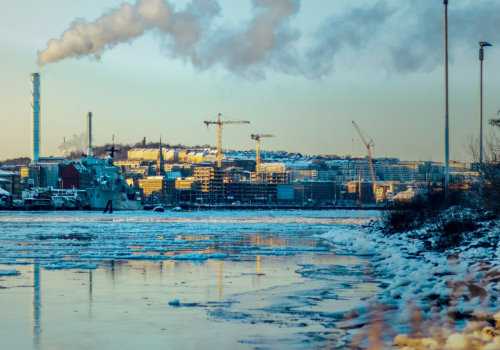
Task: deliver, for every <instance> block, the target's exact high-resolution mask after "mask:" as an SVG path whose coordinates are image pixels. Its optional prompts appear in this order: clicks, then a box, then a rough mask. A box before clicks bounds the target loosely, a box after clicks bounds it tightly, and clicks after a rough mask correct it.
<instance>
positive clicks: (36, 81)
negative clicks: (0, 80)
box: [31, 73, 40, 163]
mask: <svg viewBox="0 0 500 350" xmlns="http://www.w3.org/2000/svg"><path fill="white" fill-rule="evenodd" d="M31 110H32V122H33V123H32V132H33V134H32V141H33V145H32V149H31V161H32V162H34V163H38V162H39V161H40V74H38V73H32V74H31Z"/></svg>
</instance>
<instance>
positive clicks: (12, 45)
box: [0, 0, 500, 161]
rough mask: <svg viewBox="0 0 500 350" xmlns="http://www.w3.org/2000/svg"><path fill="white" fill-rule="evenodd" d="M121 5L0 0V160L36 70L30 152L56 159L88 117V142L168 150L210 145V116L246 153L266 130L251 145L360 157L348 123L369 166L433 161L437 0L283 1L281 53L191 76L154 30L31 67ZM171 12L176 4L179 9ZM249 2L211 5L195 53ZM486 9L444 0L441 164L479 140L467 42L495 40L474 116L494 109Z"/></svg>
mask: <svg viewBox="0 0 500 350" xmlns="http://www.w3.org/2000/svg"><path fill="white" fill-rule="evenodd" d="M261 1H263V0H261ZM288 1H292V0H283V2H285V3H286V2H288ZM122 2H123V1H119V0H99V1H97V0H90V1H67V0H48V1H43V2H42V1H34V0H25V1H6V0H0V13H1V15H0V19H1V21H0V40H1V43H0V55H1V57H2V65H1V66H0V76H1V77H2V79H1V80H0V118H1V119H0V120H1V127H0V159H6V158H11V157H17V156H29V154H30V144H31V137H30V130H31V111H30V81H29V74H30V73H31V72H35V71H39V72H40V74H41V96H42V97H41V118H42V119H41V120H42V121H41V132H42V134H41V141H42V142H41V155H42V156H48V155H59V150H58V146H59V145H60V144H61V143H62V140H63V137H66V139H68V140H69V139H71V138H72V135H80V134H82V133H84V132H85V127H86V126H85V120H86V119H85V118H86V114H87V112H88V111H92V112H93V114H94V136H95V139H94V144H103V143H106V142H110V141H111V137H112V135H113V134H114V135H115V140H116V141H117V142H121V143H135V142H137V141H140V140H141V139H142V137H143V136H146V138H147V139H148V140H151V141H157V140H158V139H159V137H160V135H161V136H162V140H163V141H164V142H167V143H171V144H177V143H181V144H185V145H195V144H211V145H216V130H215V129H214V128H210V129H208V130H207V128H206V127H205V126H204V125H203V120H205V119H213V118H215V116H216V115H217V113H219V112H221V113H222V114H223V115H227V116H230V117H232V118H235V119H242V120H250V121H251V124H250V125H231V126H227V127H225V128H224V130H223V147H225V148H233V149H242V150H244V149H253V147H254V141H252V140H251V139H250V134H252V133H272V134H275V135H276V137H275V138H271V139H266V140H265V141H263V142H262V149H264V150H286V151H291V152H302V153H304V154H338V155H345V154H353V155H364V148H363V147H362V145H361V143H360V140H359V139H358V136H357V135H356V133H355V132H354V130H353V127H352V124H351V120H355V121H356V122H357V123H358V125H360V127H361V128H362V129H363V130H364V131H365V132H366V133H367V134H368V135H370V136H371V137H372V138H373V140H374V143H375V151H374V156H376V157H382V156H388V157H399V158H401V159H408V160H409V159H412V160H435V161H442V160H443V159H444V141H443V135H444V117H443V65H442V49H441V46H440V45H441V44H442V21H441V19H442V11H443V5H442V1H441V0H421V1H409V0H408V1H406V0H387V1H368V0H366V1H361V0H356V1H353V0H338V1H331V0H307V1H304V0H303V1H301V2H299V1H298V0H293V1H292V3H295V4H300V6H299V9H298V11H297V12H296V13H295V14H293V15H291V16H290V17H286V18H285V19H284V22H283V23H284V25H285V26H286V27H280V28H287V29H288V32H289V33H291V34H293V35H292V36H293V38H291V39H290V38H289V41H287V42H286V43H287V45H284V48H285V49H286V50H285V49H283V50H280V49H276V50H274V51H273V50H270V53H269V55H268V56H266V59H265V60H263V61H257V62H256V63H255V64H254V65H250V66H244V68H241V67H240V66H238V67H239V68H237V69H229V68H227V66H225V65H224V62H226V56H224V52H220V56H219V57H218V58H215V59H213V60H212V61H210V63H209V64H208V66H205V67H204V68H199V67H194V66H193V64H192V63H191V61H190V60H189V59H188V58H186V57H184V58H182V57H179V55H177V56H175V55H173V54H172V50H171V49H169V47H168V45H166V44H165V39H163V40H162V39H161V38H160V34H159V32H158V31H154V30H153V31H149V32H146V33H145V34H144V35H143V36H141V37H138V38H134V39H131V40H130V41H129V42H127V43H118V44H117V45H116V46H114V47H113V48H110V49H107V50H106V51H104V52H103V53H101V58H100V60H97V59H95V58H94V57H92V56H87V57H83V58H71V57H70V58H66V59H64V60H61V61H59V62H55V63H48V64H46V65H43V66H42V67H39V66H38V64H37V52H38V51H40V50H44V49H45V48H46V47H47V42H48V41H49V40H50V39H59V38H60V37H61V35H62V33H63V32H64V31H65V30H66V29H68V28H69V27H70V26H71V24H72V22H73V21H74V20H75V19H76V18H83V19H85V20H86V21H88V22H92V21H94V20H96V19H97V18H98V17H100V16H101V15H102V14H103V13H104V12H106V10H108V9H113V8H117V7H119V6H120V5H121V4H122ZM129 3H130V4H134V3H135V1H129ZM170 3H173V4H175V6H176V8H177V9H182V8H183V7H184V6H185V5H186V4H188V3H190V1H174V0H172V1H170ZM255 3H256V2H255V1H250V0H248V1H247V0H238V1H230V0H219V1H218V4H219V6H220V13H219V15H218V16H217V17H215V18H214V19H213V20H212V22H211V23H212V24H211V27H210V28H211V30H210V31H207V32H203V34H202V39H203V40H202V41H200V47H201V45H202V44H203V45H204V46H203V50H205V49H207V48H210V45H211V44H212V42H213V41H215V39H214V38H220V37H221V33H232V32H236V31H238V30H240V31H241V28H245V27H246V26H247V25H248V23H249V22H250V21H251V19H252V16H253V13H254V12H253V11H252V9H253V7H254V4H255ZM490 3H491V2H490V1H487V0H474V1H472V0H450V5H449V21H450V137H451V142H450V152H451V159H457V160H468V159H469V156H468V154H467V152H466V151H465V144H466V143H467V138H469V137H477V135H478V84H479V80H478V79H479V78H478V74H479V61H478V58H477V57H478V41H479V40H486V41H490V42H491V43H492V44H493V45H495V46H493V47H491V48H487V52H486V55H485V56H486V58H485V61H484V71H485V76H484V93H485V94H484V117H485V120H487V119H489V118H491V117H493V116H495V115H496V111H497V110H499V109H500V102H498V92H499V87H500V66H499V65H498V62H499V59H500V50H498V47H499V46H500V24H499V23H498V21H497V19H496V14H498V13H500V3H499V4H493V5H491V4H490ZM487 6H490V7H491V8H490V9H488V7H487ZM497 43H498V45H496V44H497ZM277 44H280V43H277ZM197 48H198V47H197ZM226 49H227V48H226ZM203 50H202V49H200V52H202V51H203ZM206 51H209V50H206ZM228 52H229V51H228ZM212 54H213V51H212ZM285 54H288V56H287V55H285ZM202 55H203V53H202ZM240 68H241V69H240ZM238 69H239V70H238ZM485 130H486V134H487V133H488V131H489V130H490V128H489V126H488V125H487V123H486V122H485ZM353 140H354V141H353Z"/></svg>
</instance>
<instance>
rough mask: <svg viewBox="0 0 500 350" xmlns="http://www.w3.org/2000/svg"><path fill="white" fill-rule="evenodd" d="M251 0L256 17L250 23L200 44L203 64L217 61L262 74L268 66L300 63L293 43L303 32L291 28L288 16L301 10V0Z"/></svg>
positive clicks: (281, 67) (283, 67) (238, 70)
mask: <svg viewBox="0 0 500 350" xmlns="http://www.w3.org/2000/svg"><path fill="white" fill-rule="evenodd" d="M252 4H253V15H254V17H253V19H252V20H251V21H250V22H249V23H248V24H246V25H245V26H243V27H241V28H232V29H225V30H220V31H219V32H218V33H216V34H215V35H214V39H215V40H212V41H210V43H209V44H208V45H205V46H204V47H202V48H201V50H200V52H201V54H200V57H202V59H201V64H202V67H210V66H212V65H214V64H217V63H218V64H221V65H223V66H224V67H225V68H227V69H228V70H229V71H232V72H235V73H237V74H240V75H246V76H247V77H250V76H254V77H263V76H264V70H265V68H266V67H269V66H271V67H273V68H274V69H275V70H277V71H279V70H286V69H287V68H290V67H294V66H295V67H296V66H298V62H297V61H296V58H295V57H294V53H293V48H292V47H291V44H292V43H293V42H295V41H297V40H298V38H299V37H300V33H299V32H298V31H297V30H293V29H291V28H289V26H287V20H288V19H289V18H290V17H291V16H292V15H294V14H296V13H297V12H298V10H299V7H300V5H299V1H298V0H253V1H252ZM205 44H207V43H205ZM290 62H293V64H287V63H290Z"/></svg>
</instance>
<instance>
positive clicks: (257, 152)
mask: <svg viewBox="0 0 500 350" xmlns="http://www.w3.org/2000/svg"><path fill="white" fill-rule="evenodd" d="M250 137H251V138H252V140H255V172H256V173H257V175H258V174H259V173H260V139H261V137H274V135H270V134H252V135H250Z"/></svg>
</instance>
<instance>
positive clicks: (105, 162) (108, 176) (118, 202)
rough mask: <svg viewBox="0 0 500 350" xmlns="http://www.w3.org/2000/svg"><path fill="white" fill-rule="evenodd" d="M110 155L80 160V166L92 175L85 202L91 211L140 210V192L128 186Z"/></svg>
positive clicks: (141, 206)
mask: <svg viewBox="0 0 500 350" xmlns="http://www.w3.org/2000/svg"><path fill="white" fill-rule="evenodd" d="M113 162H114V159H113V157H112V156H111V155H110V156H109V157H108V158H107V159H98V158H94V157H84V158H82V165H83V166H85V167H86V168H87V169H88V170H89V171H90V173H91V174H92V184H91V186H90V187H88V188H86V189H85V191H86V194H87V200H88V203H89V206H90V209H93V210H99V209H100V210H103V209H104V210H111V211H112V210H142V209H143V208H144V207H143V205H142V202H141V194H140V192H136V191H135V189H134V188H133V187H130V186H128V185H127V184H126V183H125V180H124V179H123V178H122V176H121V173H120V169H119V168H118V167H116V166H115V165H114V163H113Z"/></svg>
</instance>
